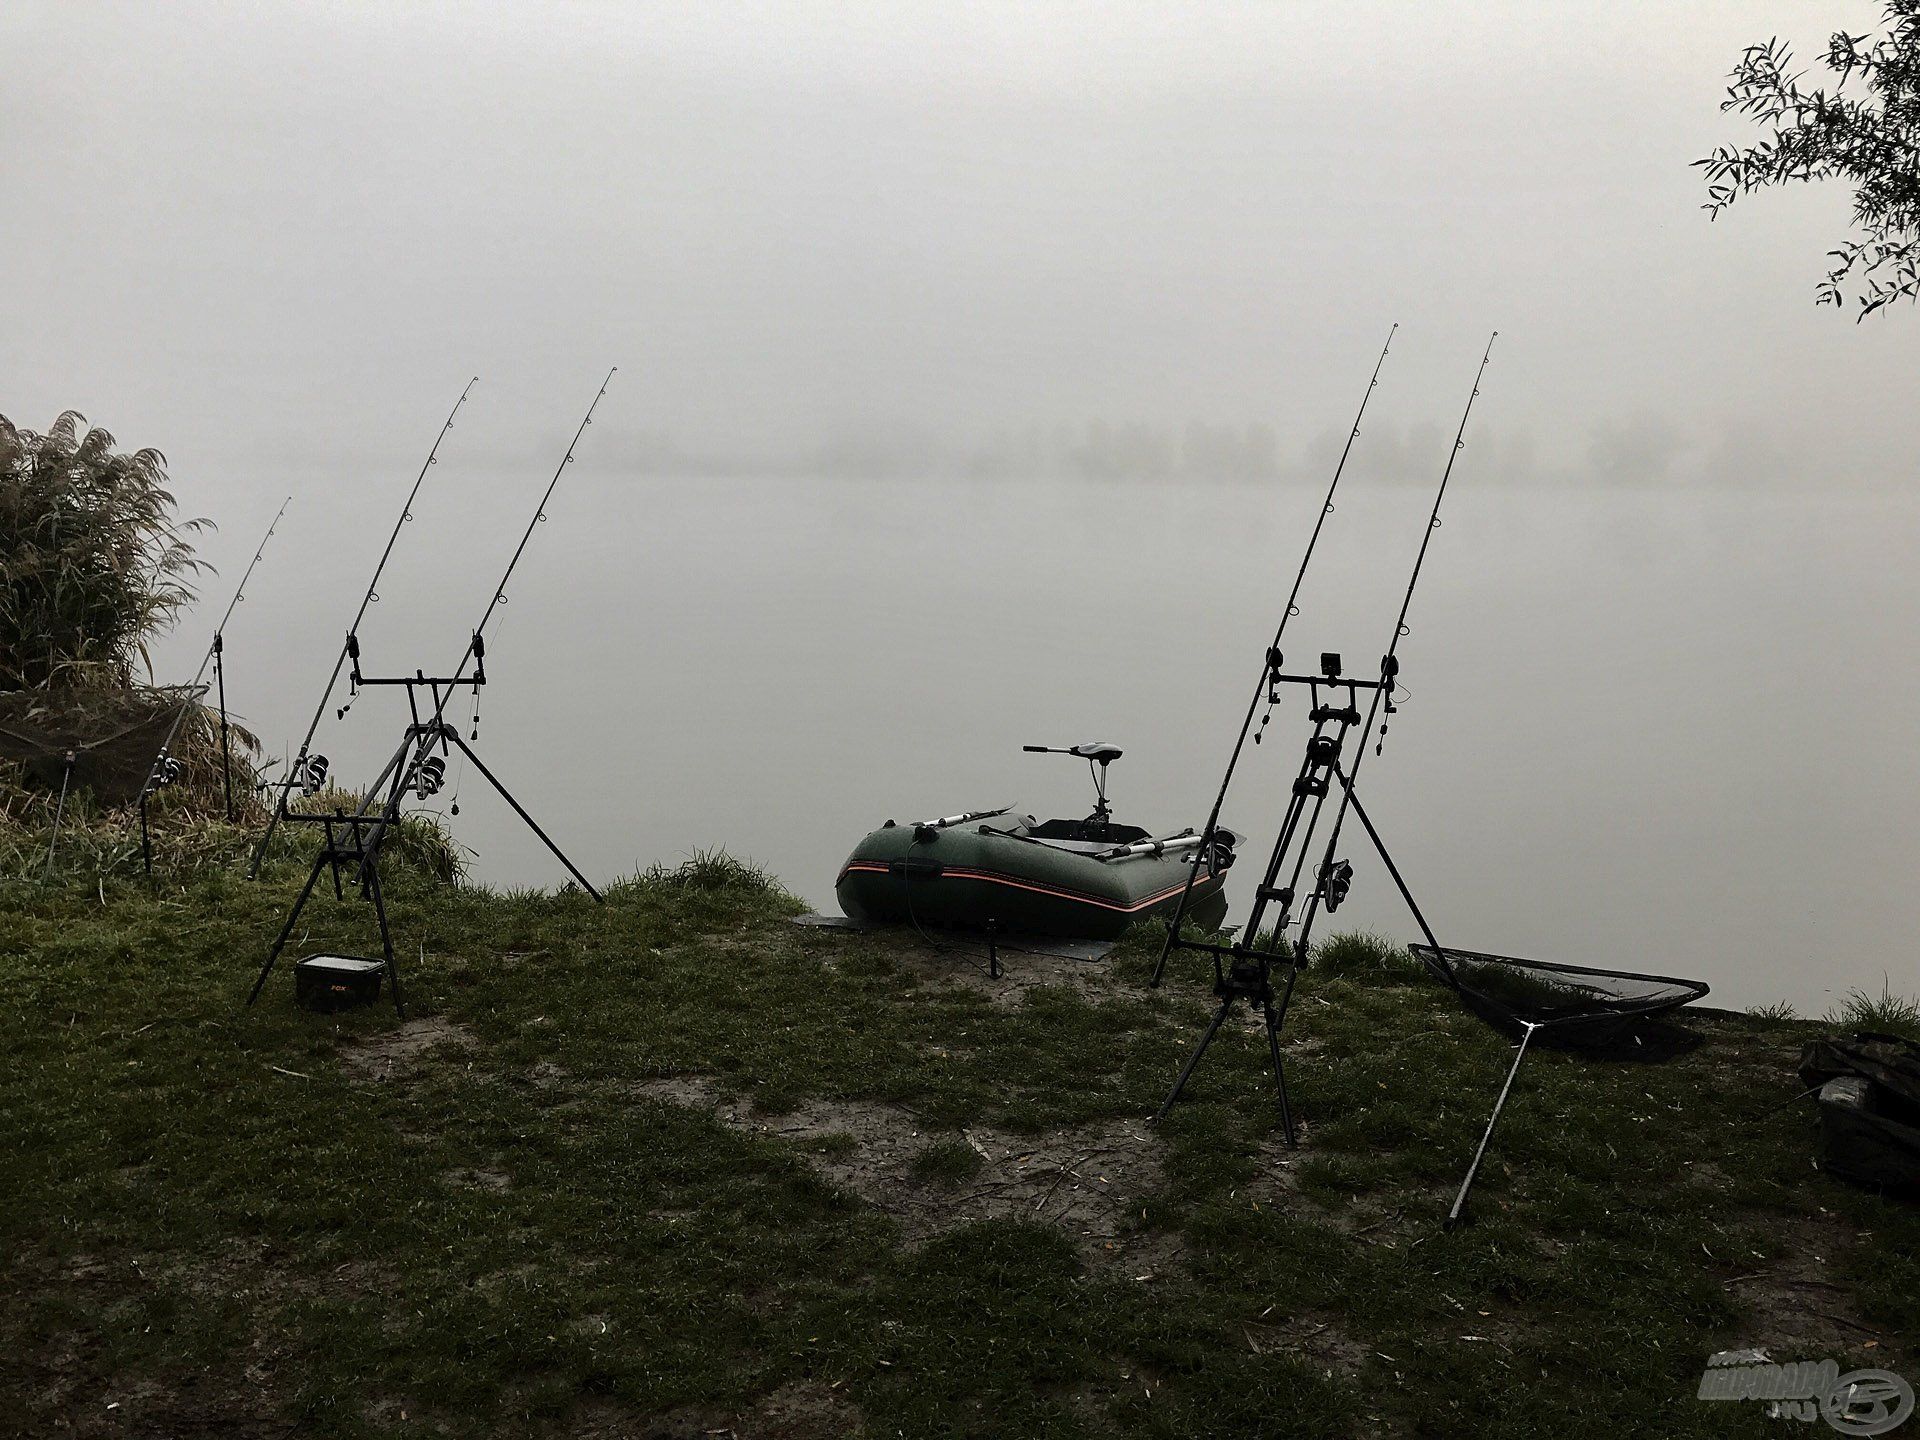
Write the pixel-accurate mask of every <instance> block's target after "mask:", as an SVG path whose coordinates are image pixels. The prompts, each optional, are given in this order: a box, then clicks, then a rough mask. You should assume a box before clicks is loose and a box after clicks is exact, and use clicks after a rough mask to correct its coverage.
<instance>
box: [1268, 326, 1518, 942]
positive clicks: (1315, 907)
mask: <svg viewBox="0 0 1920 1440" xmlns="http://www.w3.org/2000/svg"><path fill="white" fill-rule="evenodd" d="M1499 338H1500V332H1499V331H1498V330H1496V331H1494V332H1493V334H1492V335H1490V336H1488V337H1487V348H1486V350H1485V351H1483V352H1482V353H1481V356H1480V366H1479V368H1478V369H1476V370H1475V371H1474V372H1473V390H1472V392H1471V393H1470V394H1469V395H1468V396H1467V403H1466V405H1465V407H1464V408H1463V409H1462V410H1461V412H1460V425H1459V428H1458V429H1456V430H1455V431H1454V435H1453V449H1452V450H1450V451H1449V452H1448V453H1447V464H1446V468H1445V469H1444V470H1443V471H1442V472H1441V474H1440V488H1439V489H1438V490H1437V491H1436V492H1435V493H1434V497H1433V509H1432V511H1431V512H1430V513H1429V514H1428V516H1427V527H1426V529H1425V530H1424V531H1423V532H1422V534H1421V536H1420V549H1419V552H1418V553H1417V554H1416V555H1415V556H1414V557H1413V573H1412V574H1411V575H1409V576H1408V577H1407V593H1406V594H1405V595H1404V596H1402V597H1401V600H1400V614H1399V615H1398V617H1396V618H1395V620H1394V622H1393V638H1392V639H1391V640H1390V641H1389V642H1388V644H1387V653H1386V654H1385V655H1383V656H1381V657H1380V679H1381V682H1382V683H1381V685H1380V686H1379V688H1378V689H1376V690H1375V691H1374V692H1373V698H1372V699H1371V700H1369V701H1368V703H1367V718H1366V723H1365V724H1364V725H1363V726H1362V727H1361V730H1360V748H1359V749H1358V750H1357V751H1356V752H1355V754H1354V758H1353V766H1352V768H1351V769H1350V770H1349V771H1348V772H1347V774H1346V775H1345V776H1344V777H1342V785H1341V789H1340V804H1339V805H1338V807H1337V808H1336V809H1335V810H1334V812H1333V830H1332V833H1331V834H1330V835H1329V836H1328V837H1327V849H1326V858H1325V860H1324V861H1323V862H1322V865H1321V873H1322V874H1323V875H1324V874H1325V873H1327V868H1328V867H1329V866H1331V865H1333V864H1334V852H1335V851H1336V850H1337V849H1338V848H1339V845H1340V829H1341V827H1342V826H1343V825H1345V824H1346V820H1347V812H1348V810H1350V809H1351V808H1352V805H1353V790H1354V786H1355V784H1356V783H1357V782H1358V781H1359V778H1360V767H1361V765H1362V764H1363V763H1365V761H1366V758H1367V741H1368V740H1370V739H1373V738H1374V736H1373V726H1374V721H1375V720H1376V719H1379V720H1380V722H1381V725H1380V736H1379V740H1378V744H1377V745H1376V747H1375V750H1374V753H1375V754H1376V755H1377V754H1379V753H1380V750H1381V749H1383V748H1385V745H1386V717H1387V716H1390V715H1392V713H1393V711H1394V709H1395V708H1396V707H1395V706H1394V704H1393V702H1392V701H1391V700H1389V699H1387V695H1388V692H1389V691H1390V690H1391V689H1392V687H1393V685H1394V684H1395V682H1396V681H1397V679H1398V677H1399V674H1400V660H1399V651H1400V642H1401V640H1403V639H1404V638H1406V637H1407V636H1408V635H1410V634H1412V633H1413V632H1412V630H1411V629H1410V628H1409V627H1408V625H1407V612H1408V611H1409V610H1410V609H1411V608H1412V606H1413V592H1414V587H1415V586H1417V585H1418V584H1419V583H1420V572H1421V570H1422V568H1423V567H1424V566H1425V565H1426V563H1427V549H1428V547H1429V546H1431V545H1432V544H1433V535H1434V532H1435V531H1436V530H1438V529H1439V528H1440V506H1441V504H1442V502H1444V501H1445V500H1446V498H1447V485H1448V483H1449V482H1450V481H1451V480H1452V479H1453V467H1454V464H1455V462H1457V461H1458V460H1459V458H1460V452H1461V451H1462V450H1464V449H1466V446H1467V441H1466V434H1467V421H1468V419H1469V418H1470V417H1471V416H1472V414H1473V402H1474V401H1475V400H1477V399H1479V398H1480V381H1481V379H1482V377H1483V376H1485V375H1486V373H1487V364H1488V362H1489V361H1491V360H1492V358H1493V342H1494V341H1495V340H1498V339H1499ZM1383 702H1384V703H1385V706H1386V714H1385V715H1382V714H1381V706H1382V703H1383ZM1325 888H1326V887H1325V886H1315V887H1314V891H1313V894H1312V895H1311V896H1310V897H1309V898H1308V900H1307V911H1306V914H1305V915H1304V916H1302V917H1301V921H1300V937H1301V940H1302V941H1303V942H1304V941H1305V940H1306V939H1307V937H1308V936H1309V935H1311V934H1312V932H1313V922H1314V919H1315V917H1316V916H1317V915H1318V914H1319V911H1320V901H1321V899H1322V896H1323V895H1324V892H1325ZM1423 928H1424V927H1423ZM1428 943H1429V944H1434V943H1435V942H1434V941H1433V939H1432V937H1431V936H1429V937H1428ZM1436 948H1438V947H1437V945H1436Z"/></svg>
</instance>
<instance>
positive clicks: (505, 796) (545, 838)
mask: <svg viewBox="0 0 1920 1440" xmlns="http://www.w3.org/2000/svg"><path fill="white" fill-rule="evenodd" d="M446 738H447V739H449V740H451V741H452V742H453V743H454V744H455V745H458V746H459V747H460V749H461V752H462V753H463V754H465V756H466V757H467V758H468V759H469V760H471V761H472V762H473V768H474V769H476V770H478V771H479V772H480V774H481V776H482V778H484V779H485V780H486V782H487V783H488V784H489V785H491V786H493V788H494V789H495V790H497V791H499V792H500V798H501V799H502V800H504V801H506V802H507V804H509V805H511V806H512V807H513V813H514V814H516V815H518V816H519V817H520V818H521V819H522V820H524V821H525V822H526V825H527V828H528V829H529V830H531V831H533V833H534V834H535V835H538V836H539V837H540V843H541V844H543V845H545V846H546V847H547V849H549V850H551V851H552V852H553V855H554V858H555V859H556V860H558V861H559V862H560V863H561V864H562V865H564V866H566V867H567V871H568V873H569V874H571V875H572V876H573V878H574V879H575V880H577V881H579V882H580V888H581V889H582V890H584V891H586V892H587V894H589V895H591V896H592V897H593V898H594V902H595V903H596V904H600V905H604V904H606V903H607V902H606V901H605V900H604V899H602V898H601V895H600V892H599V891H598V890H596V889H594V888H593V882H592V881H590V880H588V879H587V877H586V876H584V875H582V874H581V873H580V867H579V866H577V865H575V864H574V863H573V861H571V860H569V859H568V858H567V856H566V852H565V851H563V850H562V849H561V848H560V847H559V846H558V845H556V844H554V843H553V837H552V836H550V835H548V834H547V832H546V831H544V830H542V829H541V828H540V822H539V821H537V820H535V819H534V818H533V816H531V815H529V814H528V813H527V812H526V810H525V808H524V807H522V805H521V804H520V802H519V801H518V800H516V799H514V798H513V795H512V793H511V792H510V791H509V790H508V789H507V787H506V786H504V785H502V784H501V783H500V777H499V776H497V775H495V774H494V773H493V772H492V771H491V770H489V769H488V768H487V765H486V762H485V761H484V760H482V759H481V758H480V757H479V756H478V755H476V754H474V753H473V747H472V746H471V745H469V744H468V743H467V742H466V741H465V740H463V739H461V738H460V734H459V732H458V731H449V732H447V735H446Z"/></svg>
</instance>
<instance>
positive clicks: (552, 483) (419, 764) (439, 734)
mask: <svg viewBox="0 0 1920 1440" xmlns="http://www.w3.org/2000/svg"><path fill="white" fill-rule="evenodd" d="M618 371H619V367H618V366H614V367H613V368H611V369H609V370H608V371H607V376H606V379H604V380H602V381H601V382H600V388H599V389H598V390H597V391H595V392H594V396H593V401H592V403H591V404H589V405H588V406H587V413H586V414H585V415H584V416H582V417H581V420H580V424H579V426H578V427H577V428H576V429H575V430H574V432H573V439H572V440H570V441H568V442H567V451H566V454H564V455H562V456H561V457H560V463H559V464H558V465H557V466H555V467H554V471H553V476H552V478H551V479H550V480H548V481H547V488H546V489H545V490H544V491H543V492H542V493H541V495H540V503H539V504H538V505H536V506H535V507H534V511H533V518H532V519H530V520H529V521H528V522H527V528H526V530H525V531H524V532H523V533H522V534H521V536H520V543H519V544H518V545H517V546H515V547H514V551H513V556H512V558H511V559H509V560H508V561H507V568H506V569H505V571H503V572H502V573H501V576H500V581H499V583H498V584H496V585H495V586H494V587H493V596H492V598H491V599H490V600H488V602H487V608H486V609H485V611H483V612H482V613H481V616H480V623H479V624H478V625H476V626H474V627H473V632H472V637H471V638H470V639H469V640H468V641H467V648H466V649H465V650H464V651H463V652H462V653H461V656H460V662H459V663H458V664H457V665H455V666H454V668H453V674H452V675H451V676H449V677H430V676H425V675H422V674H420V673H418V672H416V673H415V674H413V675H409V676H400V677H395V678H392V679H387V678H380V677H376V678H373V679H368V678H366V677H363V676H361V675H360V672H359V657H358V654H357V651H356V654H355V658H354V678H355V680H356V682H357V683H360V684H372V685H404V686H406V687H407V694H408V697H409V702H410V703H411V701H412V697H413V695H414V692H415V691H416V690H417V689H418V688H419V687H421V686H423V685H424V686H425V687H427V689H428V692H429V694H431V696H432V697H433V711H432V714H431V715H429V716H428V717H427V718H426V719H425V720H422V719H421V718H420V714H419V708H418V706H415V708H414V721H413V724H412V725H411V726H410V727H409V729H408V731H407V738H406V740H405V741H403V742H402V744H401V747H400V750H399V751H398V752H396V754H395V756H394V758H393V759H392V760H390V761H389V762H388V763H387V768H386V769H385V770H384V771H383V772H382V773H381V775H380V777H379V779H377V780H375V781H374V783H373V784H372V785H371V786H369V787H368V789H367V793H366V796H365V797H364V798H363V799H362V800H361V802H360V808H359V810H358V812H357V813H358V814H359V815H362V816H365V815H368V814H369V813H371V811H372V810H373V807H374V803H375V800H376V797H377V796H378V795H379V793H380V790H381V786H382V785H383V784H384V783H386V782H387V781H388V780H389V778H391V780H392V785H391V788H390V789H389V790H388V791H387V800H386V807H387V808H388V809H389V810H392V809H396V808H397V806H398V804H399V797H400V796H402V795H404V794H406V793H407V791H408V790H410V789H411V790H416V791H418V792H419V793H422V794H425V793H430V791H429V790H424V789H422V788H421V786H422V783H423V782H426V783H429V784H430V785H431V786H432V788H433V789H437V788H438V787H439V779H440V776H439V775H438V774H429V773H428V772H429V771H430V769H431V767H433V766H436V765H437V766H439V767H441V769H442V770H444V767H445V759H444V758H443V757H446V756H448V755H450V753H451V750H450V747H451V746H452V745H458V746H459V747H460V749H461V751H462V753H463V754H465V755H466V756H467V758H468V759H470V760H472V761H473V763H474V765H475V767H476V768H477V769H478V770H479V771H480V773H481V775H482V776H483V777H485V779H486V780H487V781H488V782H489V783H490V784H491V785H492V786H493V787H494V788H495V789H496V790H498V791H499V792H500V793H501V795H502V796H503V797H504V798H505V799H506V801H507V803H508V804H509V805H511V806H512V807H513V808H514V811H515V812H516V813H517V814H518V815H519V816H520V818H521V819H522V820H524V821H525V822H526V823H527V826H528V827H529V828H530V829H531V830H532V831H533V832H534V834H536V835H538V836H539V837H540V839H541V840H542V841H544V842H545V843H546V846H547V848H548V849H549V850H551V851H553V853H554V854H555V855H556V856H558V857H559V859H560V862H561V863H562V864H563V865H565V866H566V867H567V869H568V870H569V871H570V872H571V873H572V875H573V877H574V879H575V880H577V881H578V882H579V883H580V885H581V887H582V888H583V889H584V890H586V892H587V893H588V894H589V895H592V896H593V898H594V899H596V900H598V899H599V898H600V892H599V891H597V890H596V889H594V887H593V885H592V884H591V883H590V882H589V881H588V880H587V878H586V876H584V875H582V874H581V873H580V871H579V870H578V869H577V868H576V867H575V866H574V863H573V862H572V861H571V860H569V859H568V858H567V857H566V855H565V853H564V852H562V851H561V849H560V847H559V846H558V845H555V844H554V843H553V841H552V840H551V839H549V838H548V836H547V833H546V831H544V830H542V829H541V828H540V826H539V824H538V823H537V822H536V821H535V820H534V818H533V817H532V816H531V815H529V814H528V813H527V812H526V810H525V808H524V807H522V806H521V804H520V803H519V801H517V800H515V799H514V798H513V796H512V795H511V794H509V793H508V791H507V789H506V787H505V786H504V785H502V784H501V783H500V781H499V780H498V779H497V778H496V777H495V776H494V774H493V772H492V771H490V770H489V769H487V767H486V765H485V764H484V763H483V762H482V761H481V759H480V757H479V756H478V755H476V754H474V753H473V750H472V748H471V747H470V746H468V745H467V743H466V742H465V740H464V739H463V738H462V737H461V736H460V735H459V734H458V732H456V731H455V730H454V729H453V727H451V726H449V725H448V724H447V723H446V721H445V719H444V718H443V717H444V716H445V714H446V709H447V705H448V704H449V703H450V702H451V701H452V699H453V695H454V692H455V691H456V690H458V689H460V688H461V687H462V686H465V687H467V688H469V689H471V690H473V691H474V693H475V695H476V697H477V696H478V693H479V688H480V686H482V685H484V684H486V683H487V677H486V653H487V650H486V629H487V625H488V623H489V622H490V621H491V620H492V619H493V614H494V611H496V610H498V609H499V608H500V606H502V605H504V604H505V603H506V601H507V584H508V582H509V581H511V580H512V579H513V572H514V571H515V570H516V569H518V568H519V565H520V558H521V556H523V555H524V554H526V550H527V546H528V544H529V543H530V542H531V541H532V539H533V532H534V528H535V527H536V526H538V525H539V524H540V523H541V522H542V521H544V520H545V519H546V518H547V503H548V502H549V501H550V500H552V498H553V492H554V490H555V489H556V488H557V487H558V486H559V484H560V477H561V476H562V475H564V474H565V473H566V470H567V466H569V465H571V464H572V463H573V455H574V451H575V450H576V449H577V448H578V447H579V444H580V437H581V436H583V435H585V434H586V433H587V427H588V426H589V425H591V424H593V415H594V411H595V410H597V409H598V408H599V406H600V401H601V400H602V399H603V398H605V396H606V393H607V386H609V385H610V384H612V383H613V377H614V375H615V374H617V373H618ZM469 661H471V662H472V663H473V667H474V668H473V673H472V674H471V675H469V674H468V673H467V664H468V662H469ZM436 746H437V747H438V748H439V750H440V755H439V756H433V754H432V752H433V750H434V749H435V747H436ZM429 757H431V758H429Z"/></svg>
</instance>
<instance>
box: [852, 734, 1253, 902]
mask: <svg viewBox="0 0 1920 1440" xmlns="http://www.w3.org/2000/svg"><path fill="white" fill-rule="evenodd" d="M1024 748H1025V749H1027V750H1029V751H1033V752H1036V753H1041V754H1053V755H1075V756H1078V757H1080V758H1081V759H1083V760H1085V761H1086V762H1087V767H1088V769H1089V770H1090V771H1091V772H1092V773H1093V781H1094V791H1095V794H1096V796H1097V801H1096V804H1095V806H1094V811H1093V813H1092V814H1091V815H1089V816H1087V818H1086V819H1084V820H1044V821H1042V820H1036V819H1034V817H1033V816H1031V815H1023V814H1019V813H1017V812H1016V811H1015V810H1014V809H1013V807H1012V806H1002V807H1001V808H1000V809H997V810H974V811H969V812H968V813H966V814H962V815H948V816H946V817H944V818H942V819H939V820H923V821H918V822H914V823H908V824H895V823H894V822H893V821H891V820H889V821H887V823H886V824H885V825H882V826H881V827H880V828H879V829H878V830H875V831H874V832H873V833H872V834H870V835H868V836H867V837H866V838H865V839H864V840H862V841H861V842H860V843H859V844H858V845H856V846H854V848H853V853H852V854H851V855H849V856H848V857H847V862H846V864H845V865H843V866H842V867H841V869H840V878H839V880H838V881H837V882H836V883H835V885H834V893H835V894H836V895H837V896H838V897H839V900H840V908H841V909H842V910H844V911H845V912H846V914H847V917H848V918H849V919H851V920H855V921H860V922H865V923H891V924H903V925H905V924H911V925H918V926H939V927H943V928H954V929H975V930H984V929H986V928H987V927H988V925H989V923H991V924H992V925H993V927H994V928H996V929H998V930H1000V931H1002V932H1005V933H1009V934H1027V935H1052V936H1073V937H1076V938H1084V939H1093V940H1110V939H1113V938H1114V937H1116V936H1118V935H1119V934H1120V932H1121V931H1123V930H1125V929H1126V928H1127V927H1128V926H1129V925H1131V924H1133V923H1134V922H1135V921H1137V920H1142V919H1146V918H1148V917H1151V916H1161V917H1166V918H1171V917H1172V915H1173V911H1174V909H1175V907H1176V906H1177V905H1178V904H1179V903H1180V892H1181V890H1182V889H1183V888H1185V886H1186V883H1187V876H1188V874H1189V873H1194V874H1195V879H1194V885H1193V894H1192V896H1191V897H1190V898H1189V899H1188V901H1187V917H1188V919H1190V920H1191V921H1193V923H1195V924H1198V925H1203V926H1217V925H1218V924H1220V922H1221V921H1222V920H1223V919H1224V918H1225V917H1226V913H1227V900H1226V894H1225V886H1226V872H1227V869H1228V867H1229V866H1231V865H1232V864H1233V852H1234V847H1235V845H1236V844H1238V842H1239V838H1240V837H1239V836H1237V835H1235V834H1234V833H1233V832H1232V831H1229V830H1220V831H1216V832H1215V834H1214V837H1213V840H1212V842H1211V844H1203V839H1204V837H1202V836H1201V835H1199V834H1197V833H1195V832H1194V831H1192V830H1182V831H1180V832H1178V833H1177V834H1172V835H1163V836H1159V837H1155V836H1153V835H1151V834H1149V833H1148V832H1147V831H1145V830H1142V829H1140V828H1138V827H1137V826H1133V825H1119V824H1115V823H1114V820H1113V814H1112V811H1111V810H1110V808H1109V807H1108V805H1107V785H1106V776H1107V766H1109V765H1111V764H1112V763H1113V762H1114V761H1115V760H1118V759H1119V758H1120V754H1121V752H1120V750H1119V749H1118V748H1117V747H1115V746H1112V745H1108V744H1104V743H1098V742H1096V743H1093V744H1087V745H1075V746H1072V747H1069V748H1066V749H1060V748H1057V747H1053V746H1046V745H1028V746H1025V747H1024ZM1203 851H1204V852H1205V853H1202V852H1203ZM1196 867H1197V869H1196Z"/></svg>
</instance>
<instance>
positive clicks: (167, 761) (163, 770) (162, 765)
mask: <svg viewBox="0 0 1920 1440" xmlns="http://www.w3.org/2000/svg"><path fill="white" fill-rule="evenodd" d="M185 769H186V766H184V765H183V764H181V763H180V761H179V760H178V759H176V758H175V757H174V756H172V755H169V754H168V753H167V752H166V751H164V750H162V751H161V752H160V753H159V754H158V755H156V756H155V757H154V760H153V774H152V776H151V777H150V780H149V784H150V786H151V788H153V789H155V790H163V789H165V788H166V787H167V786H169V785H171V784H173V783H174V782H175V781H177V780H178V779H179V778H180V775H181V773H182V772H183V771H184V770H185Z"/></svg>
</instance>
